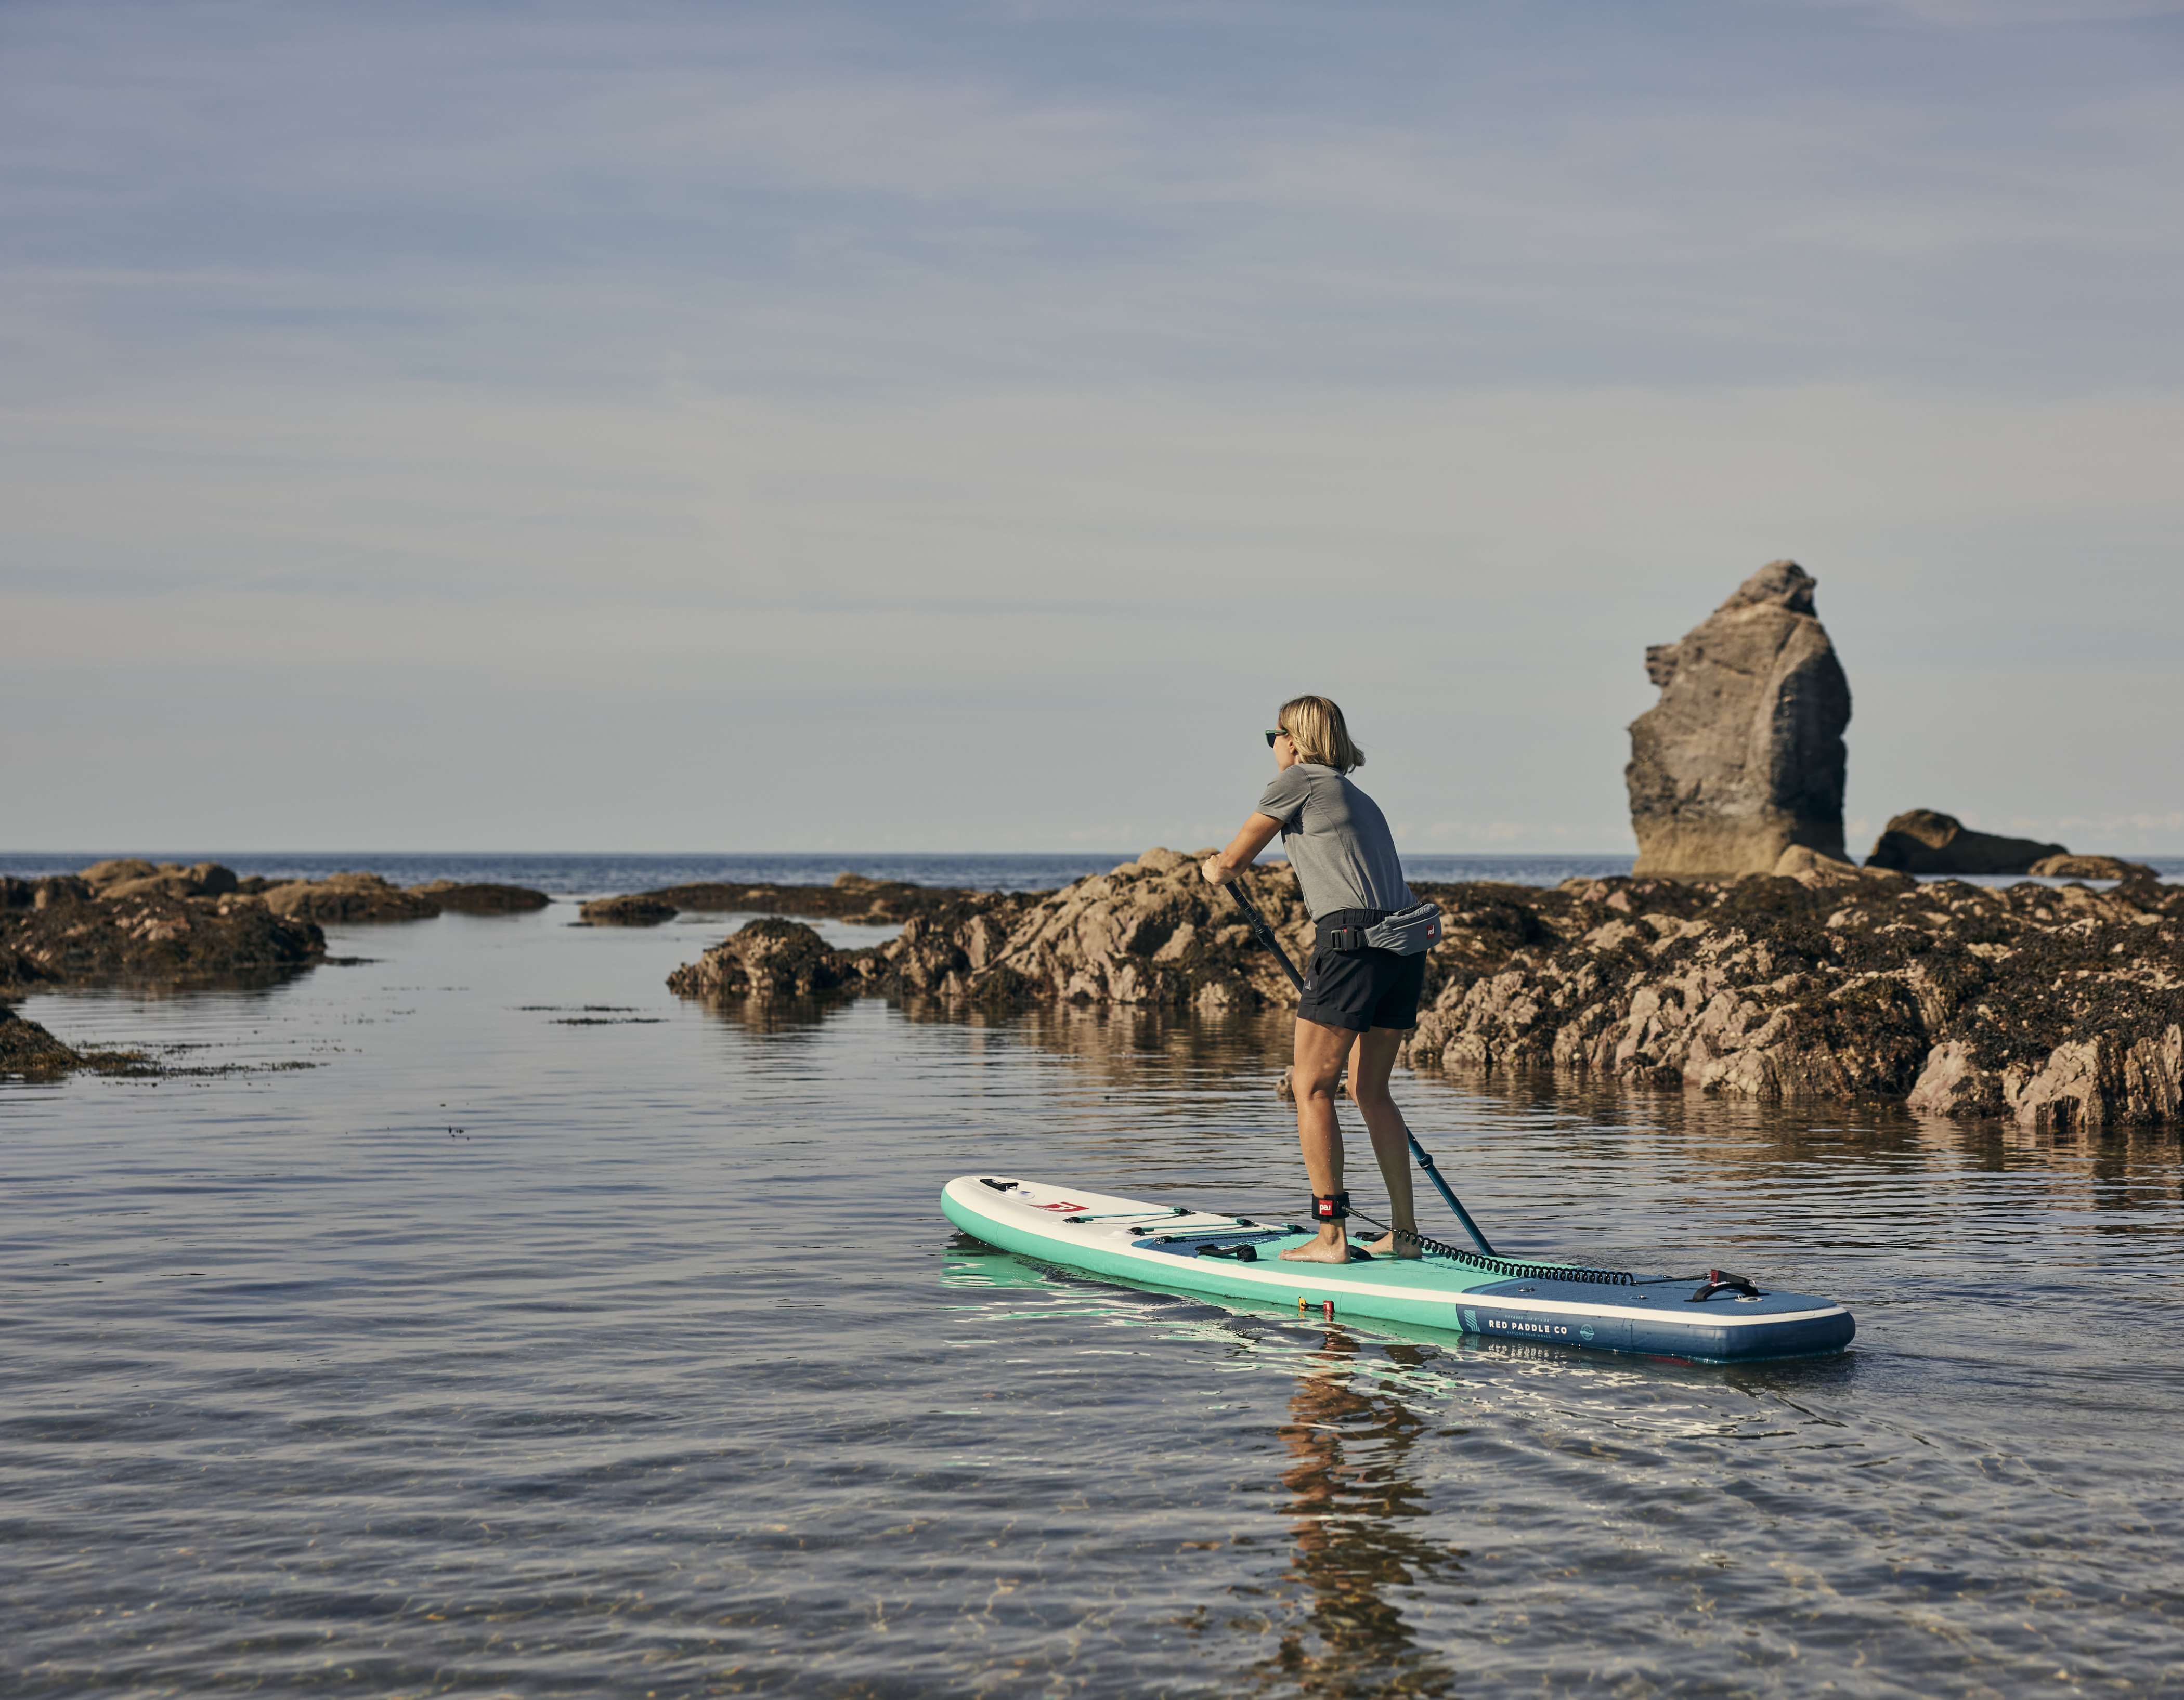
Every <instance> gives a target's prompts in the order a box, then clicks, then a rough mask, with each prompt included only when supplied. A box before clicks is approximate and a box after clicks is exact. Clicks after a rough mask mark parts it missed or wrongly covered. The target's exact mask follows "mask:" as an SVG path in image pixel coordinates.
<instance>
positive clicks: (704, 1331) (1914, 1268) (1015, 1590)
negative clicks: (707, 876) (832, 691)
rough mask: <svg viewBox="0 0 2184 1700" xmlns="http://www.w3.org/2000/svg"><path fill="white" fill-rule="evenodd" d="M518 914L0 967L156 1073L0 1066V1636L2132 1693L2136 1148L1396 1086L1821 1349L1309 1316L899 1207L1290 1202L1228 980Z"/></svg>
mask: <svg viewBox="0 0 2184 1700" xmlns="http://www.w3.org/2000/svg"><path fill="white" fill-rule="evenodd" d="M569 919H571V911H570V910H569V909H568V908H567V907H566V906H565V905H557V906H556V907H554V908H551V909H549V910H547V911H545V912H543V914H537V915H531V916H524V917H518V918H513V919H471V918H466V917H460V916H448V917H444V918H443V919H438V920H435V921H430V922H424V923H418V924H413V925H407V926H400V927H388V928H382V929H376V930H365V929H354V930H351V931H348V932H346V933H343V934H340V935H338V936H336V938H335V939H334V948H335V949H336V950H337V952H341V953H350V954H354V955H357V956H361V957H364V958H369V960H366V961H365V962H364V963H362V964H359V965H356V966H351V967H338V968H336V967H329V968H322V969H318V970H316V971H315V972H313V973H312V974H310V975H307V976H305V977H304V978H303V979H301V980H298V981H295V982H293V983H292V984H290V985H288V986H283V987H280V988H277V989H275V990H272V991H270V992H258V993H249V994H236V993H207V994H203V995H195V996H187V997H165V998H158V999H152V998H144V997H136V996H130V995H122V994H106V995H96V996H94V995H89V994H84V995H75V996H69V997H40V998H36V999H33V1000H31V1002H30V1003H28V1004H26V1005H25V1014H29V1015H31V1017H33V1018H34V1019H38V1020H42V1021H43V1022H45V1023H46V1024H47V1025H49V1026H51V1027H52V1028H53V1029H54V1031H56V1032H57V1033H58V1035H59V1036H62V1037H63V1038H64V1039H67V1040H70V1041H71V1042H77V1043H93V1042H97V1043H107V1042H115V1043H119V1042H129V1043H136V1044H139V1045H142V1046H145V1047H150V1048H153V1049H155V1050H159V1051H160V1052H161V1053H162V1055H163V1056H164V1059H165V1060H166V1061H167V1062H168V1063H169V1064H173V1065H175V1066H177V1067H180V1068H185V1069H198V1070H201V1071H202V1072H198V1073H189V1074H181V1075H172V1076H170V1077H168V1078H165V1079H164V1080H161V1081H156V1082H154V1081H131V1080H124V1079H111V1078H86V1079H79V1080H75V1081H70V1082H67V1083H65V1084H62V1085H57V1086H56V1085H47V1086H25V1085H21V1084H8V1085H5V1086H0V1152H4V1188H5V1191H4V1207H5V1214H4V1217H0V1223H4V1229H3V1230H0V1282H4V1296H0V1601H4V1606H0V1610H4V1613H5V1626H6V1631H7V1632H6V1634H5V1636H4V1637H0V1678H4V1681H0V1688H4V1691H5V1692H8V1693H9V1694H22V1695H36V1694H48V1693H55V1694H58V1693H68V1694H80V1693H99V1692H143V1693H168V1692H178V1693H181V1692H237V1691H242V1690H251V1689H256V1690H261V1691H264V1692H284V1693H286V1692H320V1691H324V1692H335V1693H343V1694H359V1695H361V1694H374V1695H376V1694H403V1695H420V1694H432V1693H443V1692H460V1693H505V1694H510V1695H524V1696H560V1695H570V1696H577V1695H616V1696H620V1695H628V1696H642V1695H653V1694H656V1695H662V1696H665V1695H680V1694H710V1693H722V1694H731V1693H783V1694H787V1693H794V1694H799V1695H820V1696H838V1695H839V1696H848V1695H872V1696H897V1695H903V1696H907V1695H925V1694H946V1695H956V1694H964V1695H995V1696H1000V1695H1077V1694H1096V1695H1110V1694H1112V1695H1131V1696H1135V1695H1157V1694H1190V1695H1214V1694H1230V1693H1239V1692H1241V1693H1271V1694H1278V1695H1286V1694H1312V1695H1322V1694H1324V1695H1361V1696H1362V1695H1373V1694H1420V1695H1435V1694H1449V1695H1458V1694H1461V1695H1480V1694H1517V1693H1522V1694H1542V1693H1544V1694H1562V1693H1586V1694H1594V1693H1607V1694H1613V1695H1634V1696H1635V1695H1645V1694H1653V1693H1662V1694H1676V1695H1687V1694H1744V1693H1787V1694H1805V1693H1817V1692H1841V1693H1853V1694H1883V1695H1905V1696H1914V1695H1915V1696H1928V1695H1957V1694H1964V1695H1987V1694H1995V1695H2002V1694H2010V1695H2014V1694H2019V1693H2025V1692H2050V1691H2053V1692H2075V1691H2079V1690H2082V1691H2085V1692H2102V1693H2112V1694H2154V1693H2159V1692H2176V1689H2177V1688H2178V1687H2179V1686H2184V1559H2180V1557H2179V1554H2178V1550H2177V1546H2178V1543H2177V1537H2176V1528H2177V1525H2178V1519H2179V1509H2180V1507H2179V1500H2180V1497H2181V1496H2184V1447H2180V1445H2179V1443H2178V1438H2177V1430H2178V1419H2179V1415H2180V1413H2184V1369H2180V1368H2179V1367H2178V1365H2177V1363H2176V1352H2175V1347H2174V1343H2173V1342H2174V1340H2175V1338H2176V1325H2177V1322H2178V1320H2179V1300H2180V1297H2184V1281H2180V1279H2179V1275H2178V1273H2177V1262H2178V1253H2179V1248H2180V1239H2184V1197H2180V1189H2184V1166H2181V1165H2180V1163H2179V1158H2178V1148H2177V1146H2176V1143H2175V1142H2173V1141H2170V1140H2166V1139H2134V1140H2121V1139H2119V1140H2115V1141H2113V1142H2106V1143H2071V1142H2063V1143H2051V1142H2042V1141H2036V1140H2033V1139H2031V1138H2030V1137H2028V1136H2020V1135H2017V1134H2014V1133H2008V1132H2003V1131H1980V1130H1975V1129H1959V1128H1953V1127H1951V1126H1949V1125H1945V1124H1939V1123H1927V1124H1922V1123H1919V1122H1917V1121H1914V1120H1912V1119H1908V1118H1907V1117H1904V1116H1902V1115H1898V1114H1892V1113H1890V1112H1887V1111H1886V1110H1879V1109H1875V1110H1861V1111H1858V1112H1855V1113H1853V1112H1847V1111H1842V1110H1839V1109H1823V1110H1805V1111H1783V1110H1780V1109H1774V1108H1754V1107H1750V1106H1735V1105H1719V1104H1708V1103H1701V1102H1697V1101H1686V1100H1685V1098H1683V1097H1681V1096H1680V1095H1672V1096H1659V1097H1649V1096H1635V1097H1634V1096H1630V1095H1627V1094H1626V1095H1621V1096H1613V1095H1600V1096H1585V1095H1573V1094H1571V1093H1568V1092H1564V1093H1563V1094H1561V1095H1559V1096H1558V1095H1557V1094H1556V1093H1555V1092H1552V1090H1551V1089H1550V1088H1548V1087H1547V1086H1544V1085H1541V1084H1537V1083H1535V1084H1532V1085H1529V1086H1524V1085H1520V1086H1503V1087H1501V1088H1498V1089H1496V1090H1494V1091H1491V1092H1486V1091H1483V1090H1481V1089H1479V1088H1478V1087H1476V1086H1473V1087H1459V1086H1453V1085H1451V1084H1449V1083H1448V1082H1446V1081H1441V1080H1439V1079H1433V1080H1411V1079H1408V1078H1407V1077H1402V1076H1399V1078H1398V1082H1397V1084H1398V1089H1399V1092H1401V1094H1402V1095H1403V1097H1404V1099H1405V1101H1406V1103H1407V1105H1408V1106H1409V1108H1410V1110H1411V1113H1412V1120H1413V1123H1414V1124H1415V1125H1416V1126H1417V1127H1418V1131H1419V1132H1420V1134H1421V1136H1423V1137H1424V1141H1425V1142H1426V1144H1427V1145H1428V1147H1429V1148H1430V1149H1432V1150H1433V1151H1434V1152H1435V1154H1436V1155H1437V1156H1439V1157H1440V1159H1441V1161H1442V1163H1443V1164H1444V1166H1445V1167H1446V1169H1448V1170H1449V1171H1450V1172H1451V1175H1454V1176H1456V1177H1457V1185H1458V1190H1459V1191H1460V1192H1463V1195H1464V1197H1465V1200H1466V1202H1467V1203H1468V1204H1470V1205H1471V1207H1472V1208H1473V1210H1474V1213H1475V1214H1478V1215H1479V1217H1480V1218H1481V1219H1482V1221H1484V1222H1485V1224H1486V1225H1488V1227H1489V1228H1490V1231H1493V1232H1494V1234H1495V1236H1496V1239H1497V1241H1502V1242H1507V1246H1508V1247H1513V1248H1514V1249H1517V1250H1519V1251H1535V1252H1541V1251H1549V1250H1558V1251H1565V1252H1572V1253H1580V1252H1581V1253H1585V1254H1586V1255H1588V1256H1596V1257H1612V1258H1620V1259H1632V1260H1636V1261H1638V1262H1641V1263H1654V1264H1662V1263H1666V1264H1672V1265H1673V1266H1675V1267H1687V1266H1690V1265H1691V1261H1692V1259H1693V1258H1695V1257H1696V1258H1698V1259H1700V1260H1701V1261H1715V1262H1720V1263H1724V1264H1728V1265H1729V1266H1730V1267H1732V1268H1737V1269H1747V1270H1749V1271H1751V1272H1752V1273H1755V1274H1758V1275H1761V1276H1763V1277H1764V1278H1767V1279H1769V1280H1771V1281H1783V1282H1788V1281H1795V1282H1796V1283H1797V1284H1798V1285H1800V1286H1805V1287H1808V1288H1809V1289H1811V1290H1814V1291H1819V1292H1827V1293H1830V1294H1831V1295H1833V1296H1835V1297H1840V1298H1842V1299H1844V1300H1846V1301H1847V1302H1848V1303H1850V1304H1851V1305H1852V1306H1853V1308H1854V1309H1855V1310H1856V1312H1857V1314H1858V1324H1859V1335H1858V1342H1857V1343H1856V1345H1855V1346H1854V1347H1853V1349H1852V1350H1851V1351H1850V1352H1849V1353H1847V1354H1846V1355H1844V1356H1842V1357H1840V1358H1832V1359H1827V1360H1818V1361H1807V1362H1797V1363H1787V1364H1772V1365H1762V1366H1758V1367H1751V1368H1744V1369H1720V1368H1704V1367H1697V1366H1691V1365H1686V1364H1674V1363H1664V1362H1656V1361H1647V1360H1642V1359H1625V1358H1614V1357H1611V1356H1606V1355H1599V1354H1588V1353H1580V1352H1574V1351H1569V1350H1564V1349H1559V1348H1549V1347H1539V1348H1529V1347H1511V1346H1506V1345H1499V1344H1496V1345H1491V1346H1490V1345H1485V1344H1479V1343H1474V1342H1468V1341H1465V1340H1463V1339H1462V1338H1460V1337H1458V1336H1425V1335H1423V1334H1419V1335H1412V1336H1405V1335H1401V1334H1397V1333H1393V1332H1390V1331H1383V1330H1365V1329H1359V1330H1357V1331H1351V1330H1346V1329H1336V1328H1330V1327H1326V1326H1318V1325H1305V1324H1304V1323H1302V1322H1301V1321H1300V1320H1298V1319H1295V1318H1293V1317H1285V1316H1282V1315H1279V1314H1237V1313H1232V1312H1229V1311H1226V1310H1223V1309H1220V1308H1213V1307H1211V1306H1207V1305H1205V1304H1201V1303H1190V1302H1185V1301H1183V1300H1179V1299H1177V1298H1173V1297H1163V1296H1161V1295H1157V1294H1154V1293H1150V1292H1134V1291H1129V1290H1124V1289H1118V1288H1115V1287H1110V1286H1100V1285H1097V1284H1095V1283H1092V1282H1089V1281H1082V1280H1078V1279H1075V1278H1073V1277H1070V1276H1067V1275H1060V1274H1057V1273H1055V1272H1052V1271H1050V1270H1045V1269H1040V1268H1039V1267H1037V1266H1035V1265H1034V1264H1029V1263H1026V1262H1023V1261H1020V1260H1018V1259H1016V1258H1010V1257H1007V1256H1004V1255H1000V1254H996V1253H986V1252H983V1251H981V1250H980V1249H979V1248H978V1247H976V1246H975V1245H972V1244H969V1243H967V1242H961V1241H958V1240H957V1239H956V1238H955V1237H954V1236H953V1234H952V1232H951V1231H950V1228H949V1226H948V1225H947V1223H946V1222H945V1221H944V1219H943V1218H942V1217H941V1215H940V1214H939V1208H938V1205H937V1202H936V1195H937V1193H938V1191H939V1187H940V1185H941V1183H942V1182H943V1181H945V1180H946V1179H947V1178H948V1177H949V1176H950V1175H955V1174H957V1173H961V1172H963V1171H966V1170H970V1169H980V1170H986V1171H995V1170H1000V1171H1014V1172H1017V1173H1022V1174H1028V1175H1045V1176H1052V1177H1055V1178H1057V1179H1071V1180H1078V1181H1082V1182H1084V1183H1086V1184H1091V1185H1096V1186H1106V1187H1108V1188H1111V1189H1112V1190H1116V1191H1120V1192H1135V1193H1139V1194H1144V1195H1146V1196H1151V1197H1160V1198H1163V1199H1168V1198H1173V1199H1178V1200H1188V1201H1190V1202H1193V1203H1204V1204H1212V1203H1218V1204H1221V1205H1223V1206H1227V1207H1230V1208H1240V1209H1244V1210H1246V1211H1250V1212H1253V1213H1260V1212H1264V1213H1267V1214H1296V1211H1297V1209H1298V1207H1299V1205H1300V1203H1301V1197H1300V1193H1301V1186H1302V1182H1301V1176H1300V1175H1299V1174H1298V1172H1297V1169H1298V1165H1297V1164H1296V1160H1295V1148H1294V1134H1293V1130H1292V1127H1291V1125H1290V1120H1289V1117H1288V1113H1287V1110H1286V1108H1285V1107H1284V1106H1283V1105H1282V1104H1281V1103H1279V1102H1278V1101H1277V1100H1276V1099H1275V1097H1274V1096H1273V1091H1272V1083H1273V1073H1274V1068H1275V1064H1274V1063H1273V1061H1272V1060H1271V1058H1273V1055H1274V1052H1275V1049H1276V1047H1279V1043H1280V1042H1281V1037H1282V1031H1283V1024H1282V1023H1280V1022H1279V1021H1274V1022H1266V1023H1262V1022H1258V1021H1249V1022H1239V1023H1234V1024H1229V1025H1195V1026H1194V1025H1184V1026H1167V1027H1163V1026H1161V1025H1156V1024H1155V1023H1153V1022H1151V1021H1149V1020H1144V1019H1133V1018H1129V1017H1127V1016H1112V1017H1102V1016H1100V1015H1098V1014H1064V1015H1049V1016H1044V1017H1037V1018H1029V1019H1022V1020H1018V1021H1013V1022H999V1023H990V1024H972V1023H965V1022H961V1021H950V1020H944V1019H931V1018H926V1017H920V1016H917V1015H915V1014H909V1013H905V1012H904V1011H902V1010H899V1009H896V1008H890V1007H889V1006H888V1005H886V1004H884V1003H878V1002H874V1001H866V1002H862V1003H852V1004H849V1005H845V1006H842V1007H839V1008H833V1009H830V1010H827V1011H825V1012H819V1011H815V1010H777V1011H774V1012H772V1013H770V1014H763V1015H760V1014H755V1013H751V1012H742V1011H738V1012H732V1013H726V1014H724V1013H721V1012H719V1011H715V1010H709V1009H706V1008H701V1007H699V1006H696V1005H692V1004H687V1003H682V1002H680V1001H679V1000H677V999H675V998H673V997H671V996H670V995H669V994H668V993H667V992H666V989H665V987H664V986H663V985H662V981H663V979H664V977H665V975H666V973H667V971H668V970H669V969H671V968H672V967H673V966H674V965H675V964H677V963H678V962H682V961H685V960H688V959H689V958H691V957H692V956H694V954H695V953H696V952H697V951H698V950H699V948H700V947H702V946H704V945H705V944H706V943H708V942H711V941H712V940H713V939H715V938H717V937H718V936H720V934H721V930H722V925H723V924H722V923H721V921H720V920H718V919H710V920H707V921H705V922H703V923H699V922H696V921H684V922H680V923H677V924H675V925H671V926H670V927H667V928H664V929H660V930H657V931H642V932H620V931H593V930H585V929H577V928H572V927H571V926H569V925H567V922H568V921H569ZM833 931H835V933H836V934H837V936H849V935H850V931H852V930H847V929H840V928H836V929H833ZM297 1064H304V1065H308V1066H300V1067H299V1066H292V1065H297ZM1361 1149H1362V1147H1361ZM1365 1190H1367V1189H1366V1188H1364V1187H1362V1186H1361V1187H1360V1191H1361V1192H1363V1191H1365Z"/></svg>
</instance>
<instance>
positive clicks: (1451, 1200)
mask: <svg viewBox="0 0 2184 1700" xmlns="http://www.w3.org/2000/svg"><path fill="white" fill-rule="evenodd" d="M1227 890H1228V892H1229V897H1232V898H1234V900H1235V904H1236V907H1237V908H1238V909H1239V910H1240V911H1241V912H1242V914H1243V916H1244V922H1245V925H1247V926H1249V927H1250V928H1251V936H1253V937H1254V938H1256V939H1257V940H1258V942H1260V943H1261V944H1262V945H1264V946H1266V947H1267V948H1268V950H1270V951H1272V952H1273V953H1274V960H1275V961H1276V962H1279V964H1281V965H1282V972H1283V973H1284V974H1286V975H1289V977H1290V985H1292V986H1295V987H1296V989H1297V991H1298V992H1300V993H1301V992H1303V991H1304V976H1303V975H1301V974H1299V973H1298V972H1297V966H1296V964H1295V963H1293V962H1291V961H1290V953H1288V952H1287V951H1285V950H1284V949H1283V948H1282V942H1281V941H1280V940H1279V939H1278V938H1276V937H1275V936H1274V930H1273V927H1271V926H1269V925H1268V924H1267V918H1266V917H1265V916H1264V915H1262V914H1260V913H1259V906H1258V905H1257V904H1256V903H1253V902H1252V901H1251V899H1250V898H1249V897H1245V895H1244V892H1243V888H1242V886H1240V884H1239V883H1238V882H1237V881H1234V880H1231V881H1229V883H1228V886H1227ZM1403 1136H1404V1137H1405V1138H1407V1139H1408V1140H1409V1141H1410V1142H1411V1155H1412V1157H1414V1158H1417V1159H1418V1167H1419V1168H1421V1169H1424V1170H1425V1172H1426V1179H1427V1180H1429V1181H1432V1182H1433V1184H1434V1191H1435V1192H1438V1193H1440V1196H1441V1202H1442V1203H1445V1204H1446V1205H1447V1206H1448V1208H1450V1209H1451V1210H1453V1211H1455V1212H1456V1219H1457V1221H1459V1222H1461V1223H1463V1231H1464V1232H1465V1233H1467V1234H1468V1235H1470V1236H1471V1243H1472V1244H1473V1245H1474V1246H1476V1247H1479V1250H1480V1251H1482V1252H1484V1253H1485V1254H1486V1255H1487V1256H1488V1257H1490V1258H1491V1257H1498V1256H1499V1255H1500V1253H1497V1252H1496V1250H1495V1249H1494V1247H1491V1246H1490V1245H1488V1244H1487V1243H1486V1236H1485V1235H1484V1234H1482V1233H1480V1232H1479V1224H1478V1223H1476V1222H1474V1221H1473V1220H1472V1219H1471V1212H1470V1211H1468V1210H1467V1209H1465V1208H1463V1200H1462V1199H1460V1198H1458V1197H1457V1196H1456V1194H1455V1193H1454V1192H1451V1191H1450V1190H1449V1185H1448V1182H1447V1181H1444V1180H1442V1179H1441V1178H1440V1169H1436V1168H1435V1166H1434V1160H1433V1158H1431V1157H1429V1156H1428V1155H1427V1154H1426V1148H1425V1147H1424V1146H1423V1145H1420V1144H1419V1143H1418V1135H1416V1134H1415V1133H1412V1131H1411V1130H1410V1127H1409V1125H1407V1124H1406V1125H1405V1126H1404V1128H1403Z"/></svg>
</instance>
